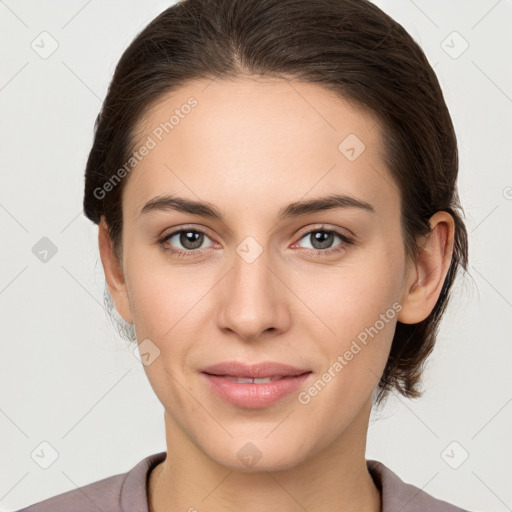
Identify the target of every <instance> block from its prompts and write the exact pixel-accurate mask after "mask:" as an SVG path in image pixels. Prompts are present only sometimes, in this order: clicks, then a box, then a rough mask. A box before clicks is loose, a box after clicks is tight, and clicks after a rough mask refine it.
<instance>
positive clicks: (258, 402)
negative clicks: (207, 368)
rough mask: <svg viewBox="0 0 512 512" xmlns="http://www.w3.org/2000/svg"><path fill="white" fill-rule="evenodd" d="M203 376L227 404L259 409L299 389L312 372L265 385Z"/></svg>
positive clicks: (208, 375) (206, 374)
mask: <svg viewBox="0 0 512 512" xmlns="http://www.w3.org/2000/svg"><path fill="white" fill-rule="evenodd" d="M202 375H204V376H205V377H206V380H207V381H208V384H209V385H210V388H211V389H212V391H213V392H214V393H216V394H217V395H218V396H220V397H221V398H222V399H224V400H225V401H226V402H229V403H231V404H233V405H236V406H237V407H245V408H247V409H258V408H262V407H267V406H269V405H272V404H273V403H275V402H277V401H278V400H280V399H281V398H283V397H285V396H286V395H289V394H290V393H293V392H294V391H296V390H297V389H299V388H300V387H301V386H302V385H303V384H304V382H305V381H306V380H307V379H308V377H309V376H310V375H311V372H309V373H303V374H302V375H296V376H293V377H283V378H282V379H279V380H275V381H273V382H267V383H265V384H255V383H238V382H234V381H232V380H229V379H226V378H224V377H222V376H219V375H210V374H208V373H202Z"/></svg>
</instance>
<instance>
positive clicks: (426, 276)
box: [397, 211, 455, 324]
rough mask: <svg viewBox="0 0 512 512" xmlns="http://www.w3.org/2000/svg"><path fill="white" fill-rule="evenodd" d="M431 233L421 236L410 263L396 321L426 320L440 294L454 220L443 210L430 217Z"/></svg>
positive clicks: (449, 259) (451, 248)
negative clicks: (416, 253)
mask: <svg viewBox="0 0 512 512" xmlns="http://www.w3.org/2000/svg"><path fill="white" fill-rule="evenodd" d="M430 230H431V231H430V234H428V235H427V236H425V237H424V240H425V241H424V242H423V244H422V245H421V246H420V252H419V254H418V258H417V260H416V262H410V264H409V265H410V266H409V272H408V275H407V278H406V281H405V286H404V288H403V292H402V300H401V302H400V303H401V304H402V309H401V310H400V312H399V314H398V316H397V320H398V321H399V322H402V323H404V324H416V323H418V322H421V321H422V320H425V318H427V316H428V315H429V314H430V313H431V312H432V310H433V309H434V306H435V305H436V302H437V299H438V298H439V295H440V294H441V290H442V288H443V284H444V281H445V278H446V274H447V273H448V270H449V268H450V263H451V259H452V254H453V246H454V235H455V222H454V220H453V217H452V216H451V215H450V214H449V213H448V212H444V211H440V212H437V213H435V214H434V215H433V216H432V217H431V218H430Z"/></svg>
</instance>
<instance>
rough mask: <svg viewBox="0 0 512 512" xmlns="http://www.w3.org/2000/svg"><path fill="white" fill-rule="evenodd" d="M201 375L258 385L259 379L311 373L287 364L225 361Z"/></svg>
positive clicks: (208, 368) (308, 370)
mask: <svg viewBox="0 0 512 512" xmlns="http://www.w3.org/2000/svg"><path fill="white" fill-rule="evenodd" d="M202 372H203V373H208V374H209V375H217V376H222V377H226V378H230V379H231V378H234V379H252V381H255V382H256V383H258V381H260V380H261V379H271V380H270V381H261V383H263V382H272V380H278V379H282V378H284V377H296V376H298V375H303V374H304V373H308V372H311V370H310V369H309V368H299V367H296V366H291V365H288V364H283V363H278V362H273V361H268V362H263V363H256V364H248V363H243V362H239V361H225V362H223V363H218V364H215V365H212V366H208V367H207V368H203V369H202Z"/></svg>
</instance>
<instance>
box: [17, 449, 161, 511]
mask: <svg viewBox="0 0 512 512" xmlns="http://www.w3.org/2000/svg"><path fill="white" fill-rule="evenodd" d="M165 456H166V452H160V453H157V454H153V455H150V456H148V457H145V458H144V459H142V460H141V461H140V462H139V463H138V464H137V465H136V466H134V467H133V468H132V469H130V470H129V471H128V472H126V473H120V474H118V475H114V476H110V477H108V478H104V479H102V480H97V481H95V482H92V483H90V484H87V485H84V486H82V487H78V488H76V489H72V490H71V491H67V492H64V493H62V494H58V495H57V496H53V497H51V498H48V499H45V500H43V501H40V502H38V503H34V504H32V505H29V506H28V507H25V508H23V509H20V510H18V511H17V512H70V510H79V511H80V512H98V510H104V511H107V510H108V512H130V511H132V510H137V511H138V512H143V511H147V477H148V475H149V473H150V471H151V469H152V468H153V467H155V466H156V465H157V464H158V463H159V462H161V461H162V460H164V459H165Z"/></svg>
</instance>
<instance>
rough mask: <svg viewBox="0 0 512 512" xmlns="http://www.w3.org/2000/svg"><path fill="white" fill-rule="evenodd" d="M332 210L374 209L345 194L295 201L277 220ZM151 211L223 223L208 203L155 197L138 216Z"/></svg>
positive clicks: (284, 208)
mask: <svg viewBox="0 0 512 512" xmlns="http://www.w3.org/2000/svg"><path fill="white" fill-rule="evenodd" d="M334 208H343V209H346V208H359V209H361V210H364V211H367V212H369V213H375V208H374V207H373V206H372V205H371V204H370V203H367V202H366V201H363V200H361V199H357V198H356V197H352V196H348V195H346V194H331V195H328V196H325V197H318V198H314V199H308V200H302V201H296V202H294V203H290V204H289V205H287V206H285V207H283V208H281V209H280V210H279V212H278V215H277V218H278V220H279V221H281V220H284V219H288V218H294V217H299V216H301V215H307V214H310V213H318V212H322V211H325V210H332V209H334ZM153 211H177V212H183V213H190V214H192V215H199V216H202V217H209V218H212V219H217V220H219V221H222V222H224V217H223V215H222V213H221V212H220V211H219V210H218V208H216V207H215V206H214V205H212V204H211V203H208V202H201V201H194V200H191V199H185V198H183V197H177V196H169V195H164V196H157V197H154V198H153V199H150V200H149V201H148V202H147V203H146V204H145V205H144V206H143V208H142V210H141V212H140V214H139V216H141V215H143V214H145V213H149V212H153Z"/></svg>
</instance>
